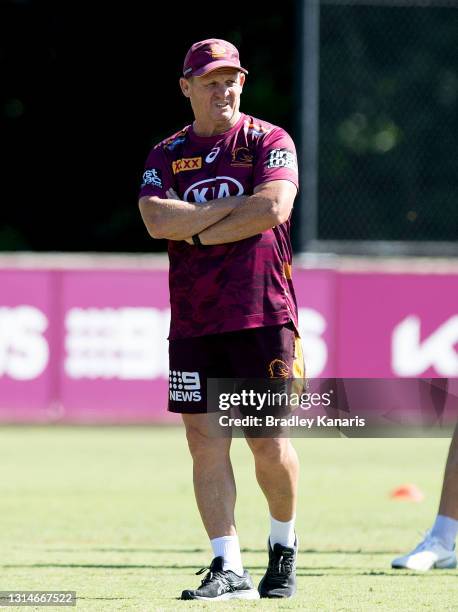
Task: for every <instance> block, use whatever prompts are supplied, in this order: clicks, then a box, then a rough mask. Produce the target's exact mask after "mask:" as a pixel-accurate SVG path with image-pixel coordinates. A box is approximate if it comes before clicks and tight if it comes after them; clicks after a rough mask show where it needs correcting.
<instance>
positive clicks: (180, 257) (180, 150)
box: [139, 39, 303, 601]
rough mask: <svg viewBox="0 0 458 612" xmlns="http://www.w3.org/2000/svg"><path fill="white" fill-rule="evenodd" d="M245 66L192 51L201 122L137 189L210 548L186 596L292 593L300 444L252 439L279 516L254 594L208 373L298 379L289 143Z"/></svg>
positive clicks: (167, 148)
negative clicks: (246, 107) (248, 102)
mask: <svg viewBox="0 0 458 612" xmlns="http://www.w3.org/2000/svg"><path fill="white" fill-rule="evenodd" d="M246 74H247V70H245V68H242V67H241V65H240V60H239V54H238V51H237V49H236V48H235V47H234V46H233V45H232V44H231V43H229V42H227V41H224V40H218V39H208V40H204V41H201V42H197V43H195V44H194V45H192V47H191V48H190V49H189V51H188V53H187V55H186V57H185V60H184V66H183V76H182V77H181V78H180V87H181V91H182V93H183V95H184V96H185V97H186V98H188V99H189V101H190V103H191V107H192V111H193V114H194V122H193V123H192V125H189V126H186V127H185V128H184V129H182V130H181V131H179V132H177V133H176V134H174V135H173V136H171V137H170V138H167V139H166V140H164V141H162V142H161V143H159V144H158V145H156V146H155V147H154V148H153V150H152V151H151V153H150V155H149V156H148V158H147V161H146V167H145V173H144V175H143V185H142V188H141V192H140V201H139V206H140V211H141V214H142V218H143V220H144V223H145V225H146V228H147V229H148V232H149V233H150V235H151V236H152V237H153V238H167V239H168V252H169V259H170V276H169V281H170V300H171V326H170V336H169V340H170V346H169V355H170V390H169V410H171V411H172V412H179V413H181V414H182V418H183V422H184V425H185V428H186V435H187V440H188V445H189V449H190V452H191V455H192V458H193V476H194V491H195V496H196V501H197V505H198V508H199V511H200V515H201V517H202V521H203V524H204V526H205V529H206V531H207V534H208V537H209V539H210V541H211V546H212V549H213V554H214V559H213V561H212V563H211V565H210V567H209V572H208V573H207V575H206V577H205V578H204V580H203V581H202V583H201V585H200V586H199V588H197V589H195V590H185V591H183V593H182V599H203V600H207V599H208V600H212V601H213V600H220V599H231V598H240V599H256V598H258V597H259V595H260V596H261V597H290V596H291V595H293V594H294V592H295V590H296V576H295V563H296V556H297V540H296V537H295V531H294V519H295V512H296V496H297V479H298V469H299V466H298V459H297V455H296V452H295V450H294V448H293V446H292V445H291V443H290V441H289V440H288V439H287V438H282V437H278V438H275V437H271V438H256V437H253V438H247V442H248V444H249V446H250V448H251V450H252V452H253V455H254V460H255V468H256V477H257V480H258V483H259V485H260V487H261V489H262V491H263V492H264V494H265V497H266V498H267V502H268V506H269V510H270V515H271V518H270V520H271V532H270V536H269V541H268V552H269V564H268V568H267V571H266V573H265V576H264V577H263V579H262V581H261V584H260V585H259V594H258V591H257V590H256V589H255V588H254V587H253V583H252V581H251V578H250V576H249V574H248V572H246V571H245V570H244V568H243V564H242V559H241V555H240V547H239V540H238V536H237V531H236V527H235V521H234V507H235V497H236V488H235V481H234V474H233V470H232V465H231V460H230V455H229V450H230V444H231V439H230V437H227V438H226V437H223V438H221V437H220V438H215V436H214V435H212V434H211V432H210V424H209V419H208V415H207V414H206V413H207V405H206V401H205V399H206V386H207V385H206V382H207V378H214V377H221V378H223V377H227V378H250V377H251V378H267V377H268V376H269V375H270V376H272V377H274V376H275V364H278V363H281V364H282V370H281V371H282V375H285V376H288V375H289V376H292V375H293V369H295V368H297V367H299V365H298V364H299V363H300V359H301V355H300V343H298V341H297V340H298V339H297V332H296V330H297V306H296V299H295V294H294V288H293V285H292V281H291V244H290V238H289V223H290V221H289V219H290V214H291V210H292V206H293V202H294V198H295V196H296V192H297V188H298V177H297V163H296V154H295V148H294V144H293V142H292V140H291V138H290V137H289V136H288V134H287V133H286V132H285V131H283V130H282V129H281V128H278V127H276V126H274V125H271V124H269V123H267V122H265V121H261V120H258V119H254V118H253V117H250V116H247V115H245V114H243V113H241V112H240V110H239V107H240V95H241V93H242V89H243V85H244V83H245V77H246ZM285 373H286V374H285ZM295 374H296V376H297V375H299V376H301V375H302V374H303V372H299V371H298V370H296V371H295ZM211 409H212V407H209V410H211Z"/></svg>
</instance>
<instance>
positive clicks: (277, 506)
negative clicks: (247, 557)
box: [246, 436, 299, 599]
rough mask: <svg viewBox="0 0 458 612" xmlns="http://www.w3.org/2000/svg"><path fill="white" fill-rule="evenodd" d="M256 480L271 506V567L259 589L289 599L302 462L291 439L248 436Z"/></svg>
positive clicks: (263, 593) (293, 582)
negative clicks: (300, 464) (300, 465)
mask: <svg viewBox="0 0 458 612" xmlns="http://www.w3.org/2000/svg"><path fill="white" fill-rule="evenodd" d="M246 440H247V442H248V445H249V447H250V448H251V450H252V452H253V455H254V461H255V466H256V478H257V480H258V483H259V486H260V487H261V489H262V491H263V493H264V495H265V497H266V499H267V503H268V505H269V511H270V536H269V546H268V551H269V564H268V567H267V570H266V573H265V574H264V576H263V578H262V579H261V582H260V583H259V586H258V590H259V594H260V596H261V597H267V598H276V599H277V598H286V597H292V596H293V595H294V593H295V592H296V588H297V585H296V558H297V539H296V533H295V531H294V523H295V519H296V502H297V487H298V478H299V461H298V458H297V454H296V451H295V449H294V447H293V445H292V444H291V441H290V440H289V439H288V438H256V437H250V436H246Z"/></svg>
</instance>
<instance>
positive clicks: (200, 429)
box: [182, 414, 236, 539]
mask: <svg viewBox="0 0 458 612" xmlns="http://www.w3.org/2000/svg"><path fill="white" fill-rule="evenodd" d="M182 417H183V422H184V424H185V427H186V437H187V440H188V446H189V451H190V453H191V456H192V459H193V479H194V492H195V496H196V501H197V506H198V508H199V512H200V516H201V517H202V522H203V524H204V527H205V530H206V531H207V534H208V537H209V538H210V539H213V538H217V537H221V536H234V535H236V529H235V519H234V508H235V499H236V488H235V480H234V472H233V470H232V464H231V459H230V455H229V450H230V446H231V438H222V437H215V436H212V435H211V431H210V427H209V419H210V418H211V415H209V414H183V415H182Z"/></svg>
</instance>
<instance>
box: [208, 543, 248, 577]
mask: <svg viewBox="0 0 458 612" xmlns="http://www.w3.org/2000/svg"><path fill="white" fill-rule="evenodd" d="M210 543H211V545H212V548H213V556H214V557H223V558H224V565H223V570H224V571H226V570H231V571H232V572H234V573H236V574H238V575H239V576H243V565H242V555H241V554H240V544H239V538H238V536H236V535H235V536H222V537H221V538H213V540H210Z"/></svg>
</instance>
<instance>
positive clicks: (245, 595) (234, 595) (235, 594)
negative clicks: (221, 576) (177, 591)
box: [188, 589, 259, 601]
mask: <svg viewBox="0 0 458 612" xmlns="http://www.w3.org/2000/svg"><path fill="white" fill-rule="evenodd" d="M195 599H197V600H199V601H227V600H228V599H259V593H258V591H257V590H256V589H250V590H249V591H248V590H245V591H232V592H231V593H223V595H218V597H199V596H197V597H193V598H192V600H188V601H193V600H195Z"/></svg>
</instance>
